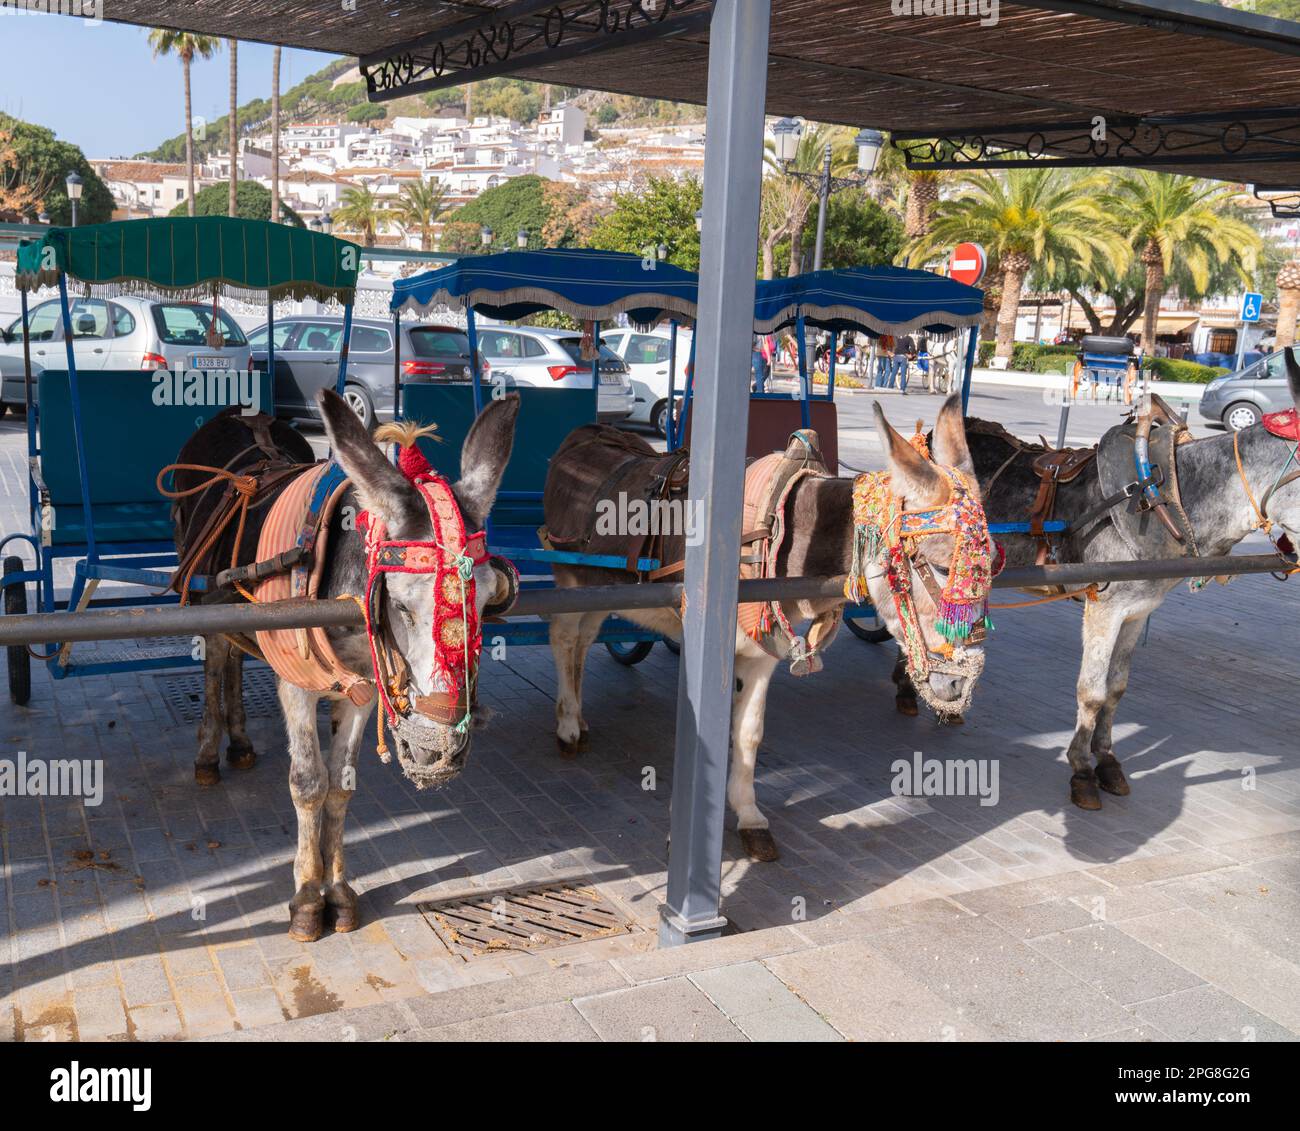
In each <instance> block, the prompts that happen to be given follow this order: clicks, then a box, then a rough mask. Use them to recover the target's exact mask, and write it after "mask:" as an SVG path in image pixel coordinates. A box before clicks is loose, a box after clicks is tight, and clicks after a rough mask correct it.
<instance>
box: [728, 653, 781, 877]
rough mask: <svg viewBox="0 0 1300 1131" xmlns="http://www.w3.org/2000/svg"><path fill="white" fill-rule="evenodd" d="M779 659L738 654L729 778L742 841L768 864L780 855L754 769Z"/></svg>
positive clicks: (751, 855)
mask: <svg viewBox="0 0 1300 1131" xmlns="http://www.w3.org/2000/svg"><path fill="white" fill-rule="evenodd" d="M776 664H777V662H776V660H774V659H773V658H772V657H771V656H769V655H767V653H765V652H764V653H762V654H760V655H758V656H752V655H744V654H743V652H738V653H737V655H736V694H735V696H734V697H733V700H732V712H731V743H732V746H731V773H730V775H729V776H728V778H727V802H728V803H729V804H730V805H731V807H732V809H734V810H735V811H736V817H737V818H738V821H737V824H738V827H739V829H740V842H741V844H743V845H744V846H745V852H746V853H748V855H749V858H750V859H751V860H754V861H757V862H767V861H771V860H776V859H777V858H778V856H779V853H778V852H777V848H776V841H775V840H773V839H772V834H771V833H770V832H768V828H767V818H766V817H765V816H763V813H762V810H760V809H759V807H758V800H757V798H756V797H755V795H754V767H755V766H756V765H757V763H758V747H759V744H760V743H761V742H762V741H763V715H764V712H765V711H766V710H767V689H768V687H769V685H770V684H771V682H772V674H773V673H774V672H775V671H776Z"/></svg>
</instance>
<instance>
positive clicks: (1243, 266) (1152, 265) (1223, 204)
mask: <svg viewBox="0 0 1300 1131" xmlns="http://www.w3.org/2000/svg"><path fill="white" fill-rule="evenodd" d="M1235 195H1236V192H1235V190H1233V189H1228V188H1225V187H1224V186H1223V185H1221V184H1217V183H1215V182H1213V181H1201V180H1197V179H1195V178H1193V177H1181V176H1178V175H1176V174H1174V173H1157V172H1153V171H1151V170H1148V169H1138V170H1134V171H1132V172H1128V173H1125V174H1124V175H1123V176H1122V177H1120V178H1119V180H1118V182H1117V183H1116V184H1115V185H1114V187H1113V188H1112V189H1111V190H1110V191H1109V192H1107V193H1105V194H1103V196H1102V199H1101V204H1102V207H1103V208H1105V209H1106V211H1107V212H1108V214H1109V215H1110V216H1112V217H1113V219H1114V222H1115V224H1116V225H1117V226H1118V228H1119V230H1120V231H1121V232H1122V233H1123V237H1124V240H1125V242H1126V243H1127V244H1128V246H1129V247H1130V248H1131V249H1132V251H1133V253H1134V254H1135V255H1136V256H1137V258H1138V259H1139V261H1140V262H1141V264H1142V266H1143V268H1144V272H1145V278H1144V280H1143V292H1142V293H1143V303H1142V348H1143V350H1145V351H1147V352H1148V353H1153V352H1154V351H1155V347H1156V318H1157V315H1158V314H1159V313H1160V300H1161V299H1162V298H1163V297H1164V294H1165V291H1166V289H1167V286H1168V280H1169V276H1170V273H1171V272H1172V271H1173V270H1174V267H1175V265H1176V264H1179V263H1181V265H1182V266H1183V267H1184V268H1185V269H1186V271H1187V274H1188V276H1189V278H1190V280H1191V282H1192V285H1193V286H1194V287H1195V289H1196V290H1197V291H1199V292H1200V293H1201V294H1204V293H1206V291H1207V289H1208V288H1209V286H1210V283H1211V280H1212V278H1213V275H1214V271H1215V268H1216V267H1218V266H1221V265H1226V266H1228V267H1230V268H1231V269H1232V270H1233V271H1234V272H1235V273H1236V275H1237V276H1238V278H1239V279H1240V282H1241V283H1242V284H1245V285H1249V284H1250V282H1251V280H1252V279H1253V278H1254V274H1255V260H1256V257H1257V255H1258V253H1259V251H1260V248H1261V247H1262V245H1263V241H1262V240H1261V239H1260V237H1259V234H1258V233H1257V232H1256V231H1255V229H1254V228H1252V227H1251V226H1250V225H1249V224H1248V223H1246V222H1245V221H1244V220H1241V219H1239V218H1238V217H1236V216H1233V215H1232V214H1231V202H1232V200H1233V198H1234V196H1235Z"/></svg>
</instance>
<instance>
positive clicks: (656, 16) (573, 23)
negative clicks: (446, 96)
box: [361, 0, 714, 102]
mask: <svg viewBox="0 0 1300 1131" xmlns="http://www.w3.org/2000/svg"><path fill="white" fill-rule="evenodd" d="M713 3H714V0H515V3H513V4H508V5H506V6H504V7H501V8H498V9H496V10H495V11H493V12H490V13H485V14H484V15H482V16H475V17H472V18H470V19H467V20H462V21H460V22H459V23H456V24H453V25H451V26H450V27H447V28H444V29H443V30H442V31H441V32H437V33H435V34H433V35H428V36H424V37H422V38H420V39H417V40H412V41H411V42H409V43H402V44H398V45H397V46H396V47H392V48H389V49H387V50H385V51H382V52H377V53H375V54H373V55H367V56H364V57H362V59H361V74H362V76H363V77H364V78H365V80H366V90H367V94H368V97H369V99H370V101H371V102H386V101H389V100H391V99H394V98H401V97H403V96H405V95H408V94H416V93H418V92H420V91H425V90H438V89H440V88H443V87H448V86H456V85H458V84H460V83H465V82H477V81H478V80H479V79H485V78H491V77H492V76H495V75H505V74H511V73H514V72H517V71H520V70H525V69H527V68H529V67H535V66H539V65H541V64H545V63H549V62H556V61H559V60H560V59H569V58H573V57H574V56H577V55H586V54H588V53H591V52H595V51H600V50H604V49H606V48H615V47H621V46H626V45H630V44H633V43H639V42H642V41H645V40H650V39H663V38H667V37H670V36H674V35H680V34H682V33H683V32H686V31H690V30H692V29H695V28H699V27H703V26H704V25H706V24H707V23H708V21H709V19H710V18H711V16H712V15H713Z"/></svg>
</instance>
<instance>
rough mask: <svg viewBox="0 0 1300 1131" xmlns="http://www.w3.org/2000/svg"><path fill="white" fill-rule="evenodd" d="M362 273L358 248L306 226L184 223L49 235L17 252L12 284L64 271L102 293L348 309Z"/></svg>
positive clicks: (35, 282)
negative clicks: (332, 302)
mask: <svg viewBox="0 0 1300 1131" xmlns="http://www.w3.org/2000/svg"><path fill="white" fill-rule="evenodd" d="M360 266H361V249H360V248H359V247H358V246H357V245H356V244H354V243H349V242H347V241H346V240H339V239H335V238H334V237H333V236H327V235H325V234H323V233H320V232H312V231H309V230H308V229H306V228H297V227H289V226H288V225H287V224H271V223H268V222H267V221H265V220H241V219H238V218H232V217H228V216H184V217H176V218H171V217H169V218H166V219H159V220H121V221H115V222H113V223H110V224H88V225H86V226H85V227H81V228H50V229H49V230H48V231H46V232H45V233H44V234H43V235H42V237H41V238H40V239H38V240H26V241H24V242H23V243H22V244H20V245H19V247H18V269H17V274H16V278H15V282H16V284H17V286H18V288H19V289H20V290H35V289H36V288H38V287H43V286H50V285H54V284H57V283H58V280H59V275H60V274H65V275H67V277H68V278H69V279H76V280H79V281H80V282H82V283H84V284H86V289H87V291H89V292H91V293H95V294H101V295H107V294H123V293H131V294H136V293H139V294H159V295H165V296H167V297H179V298H188V299H204V298H210V297H212V296H213V295H214V294H218V293H219V294H225V295H229V296H231V297H233V298H238V299H245V300H249V301H260V300H262V299H265V298H267V297H270V298H273V299H276V298H296V299H303V298H314V299H319V300H321V301H322V302H324V301H328V300H329V299H332V298H336V299H338V300H339V301H340V302H342V303H350V302H351V301H352V298H353V294H354V293H355V291H356V286H357V271H358V270H359V268H360Z"/></svg>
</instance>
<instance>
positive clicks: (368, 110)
mask: <svg viewBox="0 0 1300 1131" xmlns="http://www.w3.org/2000/svg"><path fill="white" fill-rule="evenodd" d="M387 117H388V110H387V109H386V108H385V107H383V106H375V105H372V104H369V103H367V104H366V105H364V106H353V107H352V109H350V110H349V111H348V114H347V118H348V121H349V122H382V121H383V120H384V119H385V118H387Z"/></svg>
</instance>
